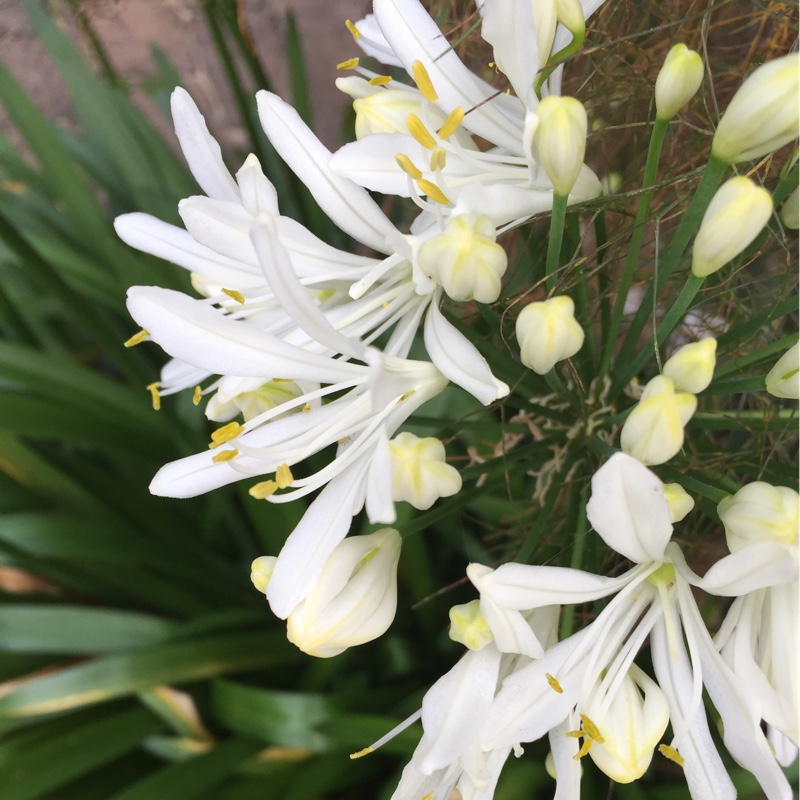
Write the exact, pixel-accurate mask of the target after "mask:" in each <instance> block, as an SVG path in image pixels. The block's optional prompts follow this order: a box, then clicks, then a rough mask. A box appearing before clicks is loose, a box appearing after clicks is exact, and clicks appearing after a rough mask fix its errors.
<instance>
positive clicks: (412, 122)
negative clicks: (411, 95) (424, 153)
mask: <svg viewBox="0 0 800 800" xmlns="http://www.w3.org/2000/svg"><path fill="white" fill-rule="evenodd" d="M406 126H407V127H408V132H409V133H410V134H411V135H412V136H413V137H414V138H415V139H416V140H417V141H418V142H419V143H420V144H421V145H422V146H423V147H424V148H425V149H426V150H433V148H434V147H436V139H434V138H433V136H431V134H430V131H429V130H428V129H427V128H426V127H425V124H424V123H423V121H422V120H421V119H420V118H419V117H418V116H417V115H416V114H409V115H408V116H407V117H406Z"/></svg>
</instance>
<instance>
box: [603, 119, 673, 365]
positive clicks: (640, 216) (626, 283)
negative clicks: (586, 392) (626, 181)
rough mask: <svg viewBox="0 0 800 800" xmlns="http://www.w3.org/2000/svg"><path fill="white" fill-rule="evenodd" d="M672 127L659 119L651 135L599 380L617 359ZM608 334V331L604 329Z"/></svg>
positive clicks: (667, 121)
mask: <svg viewBox="0 0 800 800" xmlns="http://www.w3.org/2000/svg"><path fill="white" fill-rule="evenodd" d="M668 127H669V120H663V119H656V121H655V124H654V125H653V132H652V134H651V135H650V145H649V147H648V150H647V162H646V164H645V167H644V180H643V182H642V189H644V190H645V192H644V194H643V195H642V198H641V200H640V202H639V208H638V209H637V210H636V218H635V220H634V222H633V233H632V234H631V241H630V245H629V246H628V255H627V258H626V259H625V266H624V268H623V270H622V278H621V280H620V283H619V287H618V289H617V292H616V300H615V302H614V310H613V312H612V315H611V323H610V325H609V327H608V329H607V331H608V333H607V338H606V346H605V350H604V351H603V360H602V362H601V364H600V371H599V376H600V377H601V378H602V377H603V376H604V375H606V374H608V369H609V366H610V365H611V358H612V356H613V355H614V345H615V344H616V343H617V334H618V333H619V328H620V325H621V324H622V315H623V312H624V310H625V301H626V300H627V298H628V292H629V291H630V288H631V284H632V283H633V274H634V272H635V271H636V266H637V264H638V263H639V252H640V250H641V248H642V240H643V239H644V233H645V231H646V230H647V222H648V219H649V217H650V205H651V203H652V200H653V184H654V183H655V181H656V173H657V171H658V161H659V159H660V158H661V148H662V146H663V144H664V137H665V135H666V133H667V128H668ZM604 330H606V329H604Z"/></svg>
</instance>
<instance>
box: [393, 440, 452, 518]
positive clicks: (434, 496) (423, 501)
mask: <svg viewBox="0 0 800 800" xmlns="http://www.w3.org/2000/svg"><path fill="white" fill-rule="evenodd" d="M389 453H390V454H391V457H392V500H394V501H395V502H399V501H403V500H404V501H405V502H407V503H410V504H411V505H412V506H414V508H416V509H418V510H419V511H426V510H427V509H429V508H430V507H431V506H432V505H433V504H434V503H435V502H436V501H437V500H438V499H439V498H440V497H451V496H452V495H454V494H456V493H457V492H459V491H460V489H461V476H460V475H459V474H458V470H457V469H456V468H455V467H452V466H450V464H446V463H445V450H444V445H443V444H442V443H441V441H439V439H436V438H434V437H433V436H429V437H427V438H425V439H420V438H419V437H418V436H414V434H413V433H408V432H404V433H401V434H398V435H397V436H395V438H394V439H392V441H391V442H389Z"/></svg>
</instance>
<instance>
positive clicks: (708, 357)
mask: <svg viewBox="0 0 800 800" xmlns="http://www.w3.org/2000/svg"><path fill="white" fill-rule="evenodd" d="M716 353H717V340H716V339H714V338H713V337H711V336H709V337H708V338H706V339H701V340H700V341H699V342H691V343H690V344H685V345H684V346H683V347H681V348H680V349H679V350H677V351H676V352H675V353H673V354H672V355H671V356H670V357H669V359H668V360H667V363H666V364H664V372H663V374H664V375H666V376H667V377H668V378H671V379H672V383H673V385H674V387H675V389H676V391H678V392H690V393H691V394H699V393H700V392H702V391H704V390H705V389H707V388H708V385H709V384H710V383H711V379H712V378H713V377H714V367H715V366H716V365H717V358H716Z"/></svg>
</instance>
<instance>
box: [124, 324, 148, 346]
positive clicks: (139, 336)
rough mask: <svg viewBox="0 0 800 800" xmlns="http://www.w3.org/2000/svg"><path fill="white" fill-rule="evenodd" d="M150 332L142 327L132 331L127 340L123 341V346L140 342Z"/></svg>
mask: <svg viewBox="0 0 800 800" xmlns="http://www.w3.org/2000/svg"><path fill="white" fill-rule="evenodd" d="M149 335H150V334H149V333H148V332H147V331H146V330H145V329H144V328H142V329H141V330H140V331H139V332H138V333H134V334H133V336H131V338H130V339H128V341H127V342H125V347H133V346H134V345H137V344H140V343H141V342H143V341H144V340H145V339H146V338H147V337H148V336H149Z"/></svg>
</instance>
